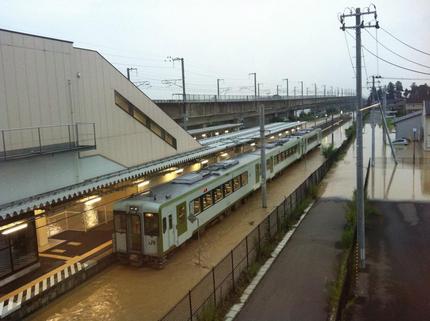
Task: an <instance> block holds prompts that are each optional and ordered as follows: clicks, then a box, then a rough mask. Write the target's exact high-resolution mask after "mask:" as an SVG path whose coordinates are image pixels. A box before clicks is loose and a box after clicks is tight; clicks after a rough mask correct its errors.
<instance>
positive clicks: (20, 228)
mask: <svg viewBox="0 0 430 321" xmlns="http://www.w3.org/2000/svg"><path fill="white" fill-rule="evenodd" d="M27 226H28V224H27V223H24V224H19V225H15V226H14V227H11V228H9V229H7V230H4V231H3V232H2V233H1V234H3V235H8V234H11V233H13V232H16V231H19V230H23V229H25V228H27Z"/></svg>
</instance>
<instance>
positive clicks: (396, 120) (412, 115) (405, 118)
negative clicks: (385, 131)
mask: <svg viewBox="0 0 430 321" xmlns="http://www.w3.org/2000/svg"><path fill="white" fill-rule="evenodd" d="M422 113H423V112H422V111H416V112H413V113H409V114H407V115H405V116H402V117H397V118H396V119H395V120H394V124H397V123H400V122H402V121H404V120H407V119H411V118H415V117H421V115H422Z"/></svg>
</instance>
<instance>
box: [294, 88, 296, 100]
mask: <svg viewBox="0 0 430 321" xmlns="http://www.w3.org/2000/svg"><path fill="white" fill-rule="evenodd" d="M294 98H296V86H294Z"/></svg>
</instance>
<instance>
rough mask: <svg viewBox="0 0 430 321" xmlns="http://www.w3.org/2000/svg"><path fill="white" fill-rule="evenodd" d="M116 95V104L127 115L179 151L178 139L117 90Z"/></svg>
mask: <svg viewBox="0 0 430 321" xmlns="http://www.w3.org/2000/svg"><path fill="white" fill-rule="evenodd" d="M114 94H115V104H116V105H117V106H118V107H119V108H121V109H122V110H124V111H125V112H126V113H127V114H129V115H131V116H132V117H133V118H134V119H136V120H137V121H138V122H139V123H141V124H142V125H143V126H145V127H147V128H148V129H149V130H150V131H152V132H153V133H154V134H155V135H157V136H158V137H160V138H161V139H162V140H164V141H165V142H166V143H167V144H169V145H170V146H172V147H173V148H174V149H177V143H176V139H175V138H174V137H173V136H172V135H170V134H169V133H168V132H167V131H166V130H164V129H163V128H161V127H160V126H159V125H158V124H157V123H156V122H155V121H153V120H152V119H151V118H149V117H148V116H147V115H145V114H144V113H143V112H142V111H141V110H140V109H139V108H137V107H136V106H134V105H133V104H132V103H131V102H129V101H128V100H127V99H126V98H124V97H123V96H122V95H121V94H120V93H118V92H117V91H116V90H115V91H114Z"/></svg>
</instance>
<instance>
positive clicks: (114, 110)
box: [0, 30, 199, 167]
mask: <svg viewBox="0 0 430 321" xmlns="http://www.w3.org/2000/svg"><path fill="white" fill-rule="evenodd" d="M114 90H117V91H118V92H119V93H121V94H122V95H123V96H124V97H125V98H127V99H128V100H129V101H130V102H132V103H133V104H134V105H135V106H136V107H138V108H139V109H141V110H142V111H143V112H144V113H145V114H146V115H148V116H149V117H150V118H152V119H153V120H154V121H155V122H157V123H158V125H160V126H161V127H162V128H164V129H165V130H166V131H167V132H168V133H170V134H171V135H172V136H173V137H175V138H176V140H177V145H178V146H177V150H175V149H174V148H173V147H171V146H170V145H169V144H167V143H166V142H164V141H163V140H162V139H160V138H159V137H158V136H156V135H155V134H154V133H152V132H151V131H150V130H149V129H147V128H146V127H144V126H143V125H142V124H140V123H139V122H137V121H136V120H135V119H133V118H132V117H131V116H130V115H128V114H127V113H125V112H124V111H123V110H121V109H120V108H119V107H117V106H116V105H115V102H114ZM0 115H1V116H2V117H0V129H11V128H20V129H22V128H25V127H39V126H51V125H61V124H73V123H76V122H95V123H96V134H97V149H96V150H93V151H88V152H84V153H82V155H84V156H88V155H95V154H100V155H103V156H105V157H107V158H109V159H112V160H114V161H115V162H117V163H120V164H122V165H123V166H125V167H129V166H133V165H137V164H141V163H145V162H148V161H151V160H154V159H158V158H161V157H166V156H169V155H173V154H175V153H177V152H184V151H188V150H191V149H194V148H197V147H199V145H198V143H197V142H195V140H194V139H193V138H192V137H191V136H189V135H188V134H187V133H186V132H185V131H184V130H182V128H180V126H178V124H177V123H176V122H174V121H173V120H171V119H170V118H169V117H168V116H167V115H166V114H165V113H164V112H163V111H162V110H160V109H159V108H158V107H157V106H156V105H155V104H154V103H153V102H152V101H151V100H150V99H149V98H148V97H147V96H146V95H145V94H143V92H141V91H140V90H139V89H138V88H137V87H135V86H134V85H133V84H132V83H131V82H129V81H128V80H127V79H126V78H125V77H124V76H123V75H122V74H121V73H120V72H119V71H118V70H117V69H115V68H114V67H113V66H112V65H111V64H110V63H109V62H108V61H107V60H105V59H104V58H103V57H102V56H101V55H100V54H98V53H97V52H95V51H91V50H85V49H79V48H74V47H73V45H72V43H71V42H65V41H59V40H54V39H47V38H42V37H36V36H32V35H25V34H20V33H15V32H10V31H5V30H0ZM8 135H9V136H10V137H9V136H8V137H7V139H8V144H10V146H12V147H14V148H26V147H29V146H30V147H31V146H35V144H36V143H37V137H35V135H37V132H33V133H31V134H23V131H20V132H19V133H18V134H15V135H14V134H9V133H8ZM47 135H48V136H50V139H52V142H55V137H56V136H57V135H58V134H57V133H55V132H54V131H53V132H52V134H51V135H49V133H47Z"/></svg>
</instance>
